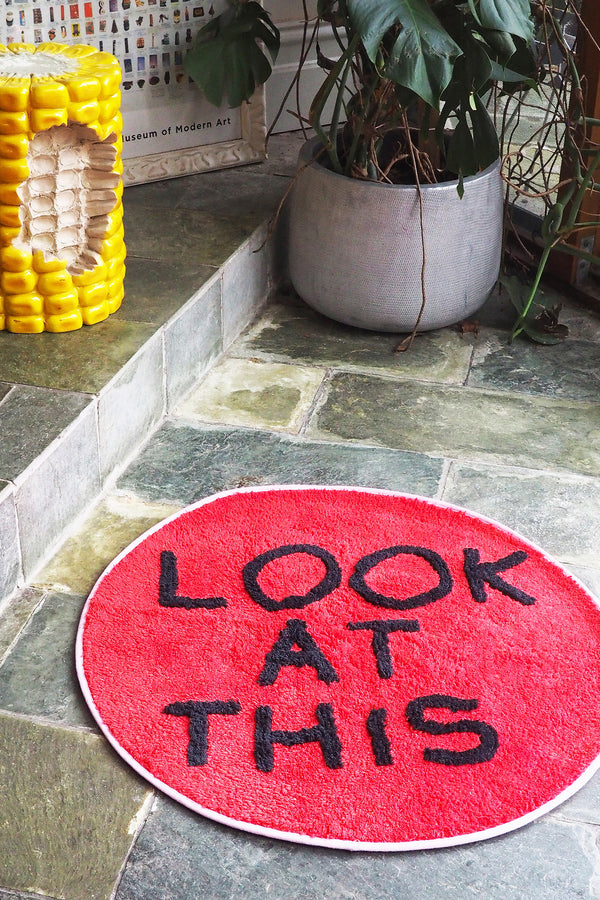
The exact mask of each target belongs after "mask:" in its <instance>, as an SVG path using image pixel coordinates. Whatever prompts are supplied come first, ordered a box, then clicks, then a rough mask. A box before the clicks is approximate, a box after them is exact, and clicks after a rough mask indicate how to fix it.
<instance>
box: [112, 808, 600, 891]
mask: <svg viewBox="0 0 600 900" xmlns="http://www.w3.org/2000/svg"><path fill="white" fill-rule="evenodd" d="M595 837H596V831H595V829H593V828H589V827H588V826H586V825H584V824H580V823H570V822H563V821H559V820H558V819H554V818H552V817H546V818H545V819H542V820H540V821H538V822H536V823H534V824H532V825H529V826H527V827H526V828H523V829H520V830H519V831H517V832H513V833H512V834H509V835H506V836H504V837H501V838H496V839H494V840H487V841H483V842H480V843H476V844H469V845H466V846H462V847H454V848H449V849H443V850H430V851H420V852H406V853H364V852H362V853H361V852H353V853H350V852H348V851H341V850H330V849H324V848H318V847H314V848H311V847H302V846H300V845H297V844H291V843H286V842H284V841H272V840H268V839H266V838H261V837H256V836H253V835H249V834H246V833H244V832H236V831H235V830H234V829H231V828H227V827H225V826H220V825H217V824H216V823H213V822H210V821H208V820H204V819H202V818H200V817H197V816H195V815H194V814H193V813H190V812H188V811H186V810H185V809H183V808H181V807H179V808H178V807H177V806H176V805H175V804H174V803H172V802H170V801H166V800H163V799H162V798H161V800H160V801H159V803H158V806H157V809H156V811H155V812H154V813H153V814H152V816H151V817H150V818H149V820H148V821H147V822H146V825H145V827H144V829H143V831H142V833H141V835H140V837H139V839H138V841H137V842H136V845H135V847H134V849H133V852H132V854H131V856H130V857H129V859H128V862H127V866H126V868H125V871H124V874H123V878H122V880H121V883H120V885H119V889H118V891H117V894H116V898H115V900H148V898H149V897H154V896H159V897H160V898H161V900H188V898H189V897H195V896H204V897H210V898H211V900H264V898H265V897H269V898H270V900H289V898H291V897H294V898H296V897H297V898H300V897H301V898H302V900H322V898H324V897H326V898H327V900H373V898H374V897H377V898H379V900H399V898H404V897H406V898H408V897H410V898H411V900H427V898H430V897H435V898H436V900H465V898H469V897H472V898H485V900H523V898H525V897H528V898H529V897H535V898H536V900H566V898H567V897H568V898H576V897H580V898H590V900H591V897H592V894H591V893H590V892H589V885H590V879H591V878H592V876H593V875H594V872H595V867H596V866H597V863H598V851H597V849H596V847H595ZM175 872H176V873H177V877H174V873H175Z"/></svg>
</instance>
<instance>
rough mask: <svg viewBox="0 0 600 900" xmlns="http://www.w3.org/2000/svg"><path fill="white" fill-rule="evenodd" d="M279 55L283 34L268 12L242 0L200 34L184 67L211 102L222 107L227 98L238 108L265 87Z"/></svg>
mask: <svg viewBox="0 0 600 900" xmlns="http://www.w3.org/2000/svg"><path fill="white" fill-rule="evenodd" d="M261 44H262V45H263V46H264V48H265V49H266V53H265V52H264V50H263V47H262V46H261ZM278 52H279V31H278V30H277V28H276V27H275V26H274V25H273V23H272V22H271V19H270V18H269V16H268V14H267V13H266V12H265V10H264V9H263V8H262V7H261V6H260V4H259V3H257V2H256V0H249V2H247V3H246V2H244V3H242V2H239V0H238V2H235V3H234V5H233V7H232V8H231V9H229V10H227V11H226V12H225V13H223V14H222V15H220V16H217V17H216V18H214V19H213V20H212V21H211V22H209V23H208V25H205V26H204V28H202V29H201V30H200V31H199V32H198V34H197V36H196V41H195V44H194V46H193V48H192V49H191V50H190V51H189V53H188V54H187V55H186V57H185V60H184V68H185V71H186V72H187V73H188V75H189V76H190V78H192V79H193V80H194V81H195V82H196V83H197V84H198V85H199V86H200V88H201V89H202V90H203V91H204V94H205V96H206V98H207V100H209V102H210V103H212V104H214V105H215V106H220V105H221V103H222V101H223V97H226V98H227V103H228V105H229V106H230V107H233V108H235V107H238V106H240V104H241V103H242V102H243V101H244V100H249V99H250V97H251V96H252V94H253V93H254V91H255V89H256V88H257V87H258V86H259V85H261V84H264V82H265V81H266V80H267V78H268V77H269V75H270V74H271V71H272V66H271V63H272V62H275V59H276V58H277V54H278ZM269 57H270V59H269Z"/></svg>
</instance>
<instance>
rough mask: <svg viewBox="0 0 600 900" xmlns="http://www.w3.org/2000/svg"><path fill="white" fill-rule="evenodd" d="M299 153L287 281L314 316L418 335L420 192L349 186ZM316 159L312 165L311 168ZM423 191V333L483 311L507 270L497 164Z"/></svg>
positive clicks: (311, 146)
mask: <svg viewBox="0 0 600 900" xmlns="http://www.w3.org/2000/svg"><path fill="white" fill-rule="evenodd" d="M316 147H317V144H316V142H315V141H311V142H309V143H307V144H305V146H304V147H303V149H302V151H301V153H300V160H299V174H298V175H297V181H296V183H295V186H294V189H293V192H292V196H291V202H290V210H289V233H288V247H289V259H288V262H289V272H290V277H291V280H292V284H293V285H294V288H295V289H296V291H297V292H298V294H299V295H300V296H301V297H302V298H303V300H305V301H306V303H308V304H309V305H310V306H312V307H313V308H314V309H316V310H318V311H319V312H321V313H323V314H324V315H326V316H329V318H331V319H335V320H337V321H338V322H344V323H346V324H347V325H355V326H358V327H360V328H368V329H372V330H375V331H397V332H407V331H412V329H413V327H414V325H415V323H416V321H417V318H418V315H419V310H420V309H421V302H422V290H421V267H422V260H423V254H422V243H421V228H420V215H419V198H418V193H417V190H416V188H415V187H412V186H408V185H388V184H375V183H372V182H365V181H359V180H356V179H352V178H345V177H344V176H342V175H337V174H335V173H334V172H331V171H330V170H328V169H326V168H325V167H324V166H322V165H320V164H319V163H318V162H315V161H314V159H313V157H314V154H315V152H316ZM311 159H313V162H312V163H311V164H310V165H308V166H307V165H306V164H307V163H309V162H310V160H311ZM464 185H465V192H464V196H463V198H462V200H461V199H460V197H459V196H458V193H457V190H456V182H446V183H443V184H434V185H424V186H423V187H422V194H423V208H424V222H425V227H424V237H425V287H426V304H425V310H424V313H423V316H422V318H421V322H420V324H419V330H420V331H428V330H431V329H434V328H441V327H443V326H445V325H451V324H453V323H455V322H460V321H462V320H463V319H465V318H467V317H469V316H471V315H473V313H475V312H476V311H477V309H479V307H480V306H481V305H482V304H483V303H484V302H485V300H486V299H487V297H488V295H489V293H490V291H491V290H492V288H493V286H494V284H495V282H496V280H497V278H498V272H499V269H500V257H501V252H502V215H503V189H502V179H501V176H500V161H498V162H497V163H495V164H494V165H493V166H490V168H488V169H486V170H485V172H482V173H480V174H478V175H474V176H472V177H470V178H466V179H465V182H464Z"/></svg>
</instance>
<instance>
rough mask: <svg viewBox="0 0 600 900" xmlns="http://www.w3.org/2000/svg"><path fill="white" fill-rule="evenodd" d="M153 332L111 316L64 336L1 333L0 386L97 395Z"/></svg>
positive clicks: (152, 326) (145, 326) (137, 324)
mask: <svg viewBox="0 0 600 900" xmlns="http://www.w3.org/2000/svg"><path fill="white" fill-rule="evenodd" d="M155 330H156V326H154V325H145V324H142V323H139V322H118V321H115V320H114V319H113V317H112V316H110V317H109V318H108V319H106V320H105V321H104V322H99V323H98V324H97V325H92V326H90V327H89V328H80V329H79V331H70V332H67V333H65V334H50V333H49V332H44V333H43V334H17V335H15V334H9V333H8V332H7V331H0V381H14V382H18V383H19V384H28V385H37V386H38V387H47V388H57V389H58V390H61V391H74V392H77V391H80V392H85V393H97V392H98V391H99V390H100V389H101V388H102V387H104V385H105V384H107V382H108V381H110V379H111V378H112V377H113V376H114V375H116V373H117V372H119V371H120V369H121V367H122V366H123V365H124V364H125V363H126V362H127V360H128V359H131V357H132V356H133V355H134V353H136V352H137V351H138V350H139V348H140V347H141V346H142V345H143V344H144V343H145V342H146V341H147V340H148V338H149V337H150V336H151V335H152V334H153V333H154V331H155Z"/></svg>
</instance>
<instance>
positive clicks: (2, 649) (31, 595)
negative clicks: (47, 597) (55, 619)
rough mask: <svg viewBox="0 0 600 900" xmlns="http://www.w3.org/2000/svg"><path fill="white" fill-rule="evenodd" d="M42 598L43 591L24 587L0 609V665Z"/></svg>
mask: <svg viewBox="0 0 600 900" xmlns="http://www.w3.org/2000/svg"><path fill="white" fill-rule="evenodd" d="M43 598H44V593H43V591H38V590H35V589H34V588H30V587H25V588H21V590H19V591H17V592H16V593H15V594H14V595H13V596H12V597H11V598H10V601H9V602H8V603H7V604H6V605H5V606H4V607H3V608H2V612H1V613H0V665H1V664H2V660H3V658H4V656H5V655H6V654H7V652H8V651H9V649H10V647H11V644H12V643H13V642H14V641H15V640H16V638H17V637H18V636H19V633H20V632H21V630H22V629H23V628H24V626H25V625H26V624H27V622H28V620H29V619H30V617H31V616H32V614H33V612H34V610H35V609H36V607H37V606H39V604H40V603H41V602H42V600H43ZM0 677H1V676H0Z"/></svg>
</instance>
